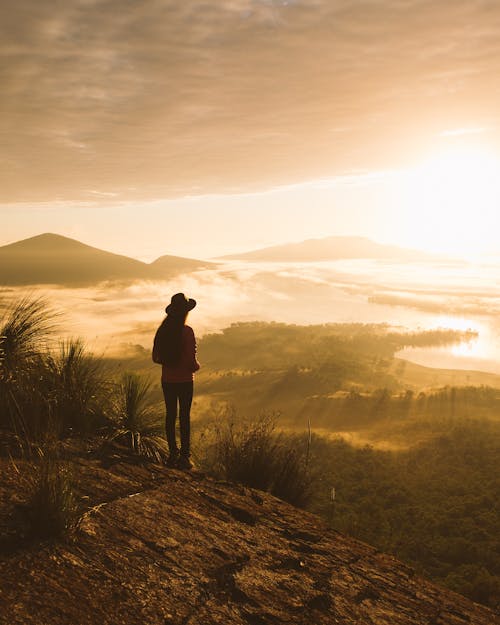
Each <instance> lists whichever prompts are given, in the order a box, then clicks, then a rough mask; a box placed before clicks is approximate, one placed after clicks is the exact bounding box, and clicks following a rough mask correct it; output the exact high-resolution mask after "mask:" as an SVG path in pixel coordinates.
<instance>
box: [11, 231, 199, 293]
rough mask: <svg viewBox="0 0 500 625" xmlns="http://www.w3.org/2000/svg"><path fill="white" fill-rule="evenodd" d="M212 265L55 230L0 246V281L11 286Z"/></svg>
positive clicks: (163, 273) (150, 275)
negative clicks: (148, 258)
mask: <svg viewBox="0 0 500 625" xmlns="http://www.w3.org/2000/svg"><path fill="white" fill-rule="evenodd" d="M209 265H211V263H206V262H204V261H199V260H194V259H190V258H179V257H177V256H162V257H161V258H159V259H157V260H156V261H155V262H154V263H151V264H147V263H143V262H141V261H139V260H136V259H134V258H129V257H128V256H122V255H120V254H113V253H111V252H106V251H104V250H100V249H97V248H95V247H91V246H90V245H86V244H84V243H81V242H80V241H76V240H74V239H70V238H68V237H63V236H60V235H57V234H51V233H45V234H40V235H38V236H35V237H31V238H29V239H24V240H23V241H17V242H16V243H11V244H10V245H4V246H2V247H0V283H1V284H4V285H9V286H22V285H31V284H57V285H65V286H79V285H90V284H96V283H98V282H102V281H105V280H141V279H143V280H146V279H168V278H171V277H172V276H175V275H177V274H180V273H187V272H190V271H195V270H196V269H201V268H203V267H206V266H209Z"/></svg>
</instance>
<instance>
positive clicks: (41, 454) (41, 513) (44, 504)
mask: <svg viewBox="0 0 500 625" xmlns="http://www.w3.org/2000/svg"><path fill="white" fill-rule="evenodd" d="M27 479H28V493H29V494H28V500H27V502H26V506H25V512H26V521H27V532H28V535H29V536H30V537H36V538H57V537H61V536H69V535H70V534H72V533H73V532H74V531H75V530H76V528H77V527H78V525H79V521H80V511H79V506H78V504H77V500H76V497H75V493H74V489H73V479H72V475H71V472H70V470H69V468H68V467H67V466H66V465H65V464H63V463H62V462H61V461H60V460H59V459H58V457H57V455H56V453H55V452H54V451H52V450H51V451H47V450H43V449H40V448H39V450H38V458H37V459H36V460H35V461H34V462H33V463H31V465H30V471H29V475H28V478H27Z"/></svg>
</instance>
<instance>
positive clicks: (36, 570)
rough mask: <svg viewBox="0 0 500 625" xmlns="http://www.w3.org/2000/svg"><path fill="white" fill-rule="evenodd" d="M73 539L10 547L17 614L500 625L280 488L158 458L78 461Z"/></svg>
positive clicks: (151, 621) (51, 624) (13, 614)
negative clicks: (79, 504)
mask: <svg viewBox="0 0 500 625" xmlns="http://www.w3.org/2000/svg"><path fill="white" fill-rule="evenodd" d="M75 468H76V469H77V470H78V472H79V475H80V478H81V480H80V482H81V488H82V492H81V496H82V497H84V498H88V497H90V498H91V499H92V500H93V501H91V505H92V504H93V505H92V507H91V508H90V509H89V510H88V511H87V512H86V513H85V515H84V518H83V521H82V523H81V527H80V530H79V531H78V533H77V536H76V537H75V539H74V540H73V541H72V542H67V543H66V542H52V543H43V544H33V543H32V544H30V545H28V544H26V543H22V544H18V545H17V546H16V548H15V549H11V550H10V552H9V553H4V555H2V556H1V558H0V622H1V623H2V624H3V623H6V624H7V623H11V624H19V625H21V624H22V625H29V624H36V625H63V624H65V625H66V624H67V625H80V624H81V625H83V624H88V625H90V624H92V625H94V624H99V625H105V624H109V625H135V624H137V625H139V624H140V625H166V624H170V623H172V624H176V625H188V624H189V625H195V624H199V625H209V624H212V623H213V624H215V623H217V624H219V623H220V624H225V625H226V624H233V623H234V624H238V625H239V624H241V625H267V624H269V625H271V624H278V623H287V624H289V623H290V624H291V623H308V624H315V625H316V624H317V625H320V624H323V623H324V624H329V625H333V624H338V625H354V624H356V625H364V624H366V625H368V624H370V625H374V624H376V625H417V624H418V625H466V624H467V625H494V623H498V622H499V620H498V617H497V616H495V614H493V613H492V612H491V611H489V610H488V609H486V608H484V607H481V606H478V605H476V604H473V603H471V602H470V601H468V600H466V599H465V598H463V597H461V596H459V595H456V594H453V593H451V592H449V591H447V590H444V589H442V588H439V587H437V586H435V585H433V584H431V583H429V582H427V581H425V580H423V579H421V578H420V577H418V576H417V575H415V573H414V571H413V570H412V569H410V568H409V567H407V566H405V565H403V564H402V563H400V562H398V561H397V560H396V559H395V558H393V557H390V556H388V555H385V554H383V553H380V552H378V551H377V550H376V549H374V548H372V547H370V546H368V545H366V544H363V543H361V542H358V541H355V540H353V539H350V538H348V537H345V536H342V535H340V534H338V533H336V532H333V531H331V530H329V529H328V528H327V527H326V526H325V525H324V524H323V522H322V521H321V520H320V519H318V518H317V517H315V516H313V515H311V514H308V513H306V512H304V511H302V510H299V509H296V508H293V507H292V506H290V505H288V504H286V503H284V502H282V501H280V500H277V499H275V498H274V497H272V496H270V495H267V494H265V493H261V492H258V491H254V490H251V489H247V488H243V487H240V486H237V485H232V484H228V483H224V482H218V481H215V480H212V479H208V478H206V477H204V476H203V475H200V474H198V473H196V472H194V473H182V472H180V471H175V470H167V469H165V468H163V467H160V466H156V465H144V466H140V465H137V466H134V465H130V464H128V463H125V462H123V461H117V462H116V463H115V464H114V465H113V466H109V467H107V468H106V469H104V468H103V467H102V466H101V465H100V464H99V463H98V462H97V461H84V460H80V461H78V462H77V463H76V464H75Z"/></svg>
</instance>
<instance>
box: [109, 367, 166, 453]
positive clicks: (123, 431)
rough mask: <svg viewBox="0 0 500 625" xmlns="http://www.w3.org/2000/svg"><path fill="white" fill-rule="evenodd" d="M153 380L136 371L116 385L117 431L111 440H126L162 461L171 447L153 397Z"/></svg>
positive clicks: (127, 443) (139, 450)
mask: <svg viewBox="0 0 500 625" xmlns="http://www.w3.org/2000/svg"><path fill="white" fill-rule="evenodd" d="M150 391H151V382H150V381H149V380H145V379H143V378H141V377H140V376H139V375H137V374H136V373H124V374H123V376H122V378H121V380H120V383H119V384H118V387H117V395H116V399H115V421H114V431H113V432H112V433H111V435H110V436H109V437H108V442H111V441H120V442H124V443H125V444H126V445H127V446H128V447H130V449H131V450H132V451H133V452H134V453H136V454H138V455H142V456H145V457H147V458H151V459H153V460H156V461H157V462H162V461H163V460H165V459H166V458H167V457H168V446H167V443H166V441H165V439H164V438H163V436H161V432H162V429H163V425H162V423H161V419H160V417H159V409H158V406H157V404H155V403H154V402H153V400H152V397H151V392H150Z"/></svg>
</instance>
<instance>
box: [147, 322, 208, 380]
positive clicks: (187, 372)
mask: <svg viewBox="0 0 500 625" xmlns="http://www.w3.org/2000/svg"><path fill="white" fill-rule="evenodd" d="M181 341H182V342H181V358H180V360H179V364H177V365H175V367H172V366H169V365H163V364H162V367H161V379H162V382H192V381H193V377H194V375H193V374H194V372H195V371H198V369H199V368H200V363H199V362H198V361H197V360H196V339H195V336H194V332H193V328H191V327H190V326H184V327H183V328H182V339H181ZM153 361H154V362H156V363H159V362H160V361H159V359H158V355H157V354H156V353H155V350H153Z"/></svg>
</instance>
